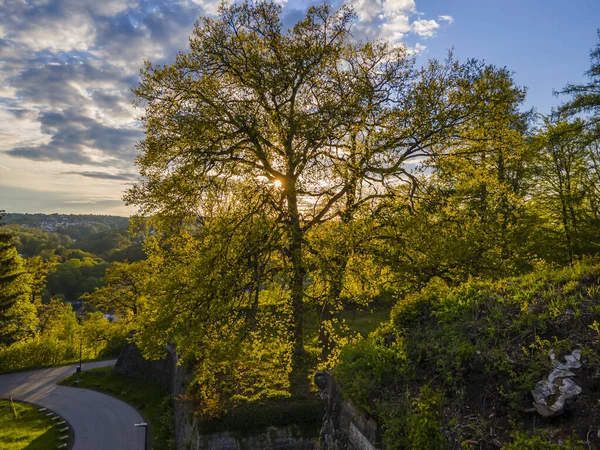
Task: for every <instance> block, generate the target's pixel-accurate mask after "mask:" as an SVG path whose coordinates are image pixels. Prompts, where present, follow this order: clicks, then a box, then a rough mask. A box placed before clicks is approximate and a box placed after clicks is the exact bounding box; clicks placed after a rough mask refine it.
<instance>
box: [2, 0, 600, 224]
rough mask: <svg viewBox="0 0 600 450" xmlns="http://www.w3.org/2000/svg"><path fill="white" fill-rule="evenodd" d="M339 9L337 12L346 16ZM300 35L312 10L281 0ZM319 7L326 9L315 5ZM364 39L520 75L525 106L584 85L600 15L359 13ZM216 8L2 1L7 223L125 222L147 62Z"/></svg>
mask: <svg viewBox="0 0 600 450" xmlns="http://www.w3.org/2000/svg"><path fill="white" fill-rule="evenodd" d="M340 2H341V0H335V4H339V3H340ZM279 3H281V4H283V5H284V15H285V17H284V20H285V21H286V23H294V22H295V21H297V20H298V19H299V18H300V17H302V16H303V14H304V11H305V10H306V7H307V6H308V5H309V4H310V3H311V2H310V1H301V0H287V1H285V0H280V1H279ZM319 3H322V0H320V1H319ZM347 3H351V4H353V6H354V8H355V10H356V12H357V15H358V17H359V23H358V25H357V32H359V33H363V34H366V35H368V36H370V37H372V38H384V39H390V40H393V41H396V42H398V41H403V42H405V43H406V44H407V45H408V46H409V47H411V48H412V49H415V50H417V51H419V55H420V56H419V59H420V61H425V60H426V59H427V58H432V57H438V58H439V57H443V56H444V54H445V52H446V51H447V49H448V48H449V47H452V46H453V47H454V48H455V53H456V54H457V56H458V57H459V58H460V59H464V58H469V57H475V58H479V59H485V60H486V61H487V62H489V63H493V64H495V65H498V66H506V67H508V68H509V69H511V70H513V71H514V72H515V79H516V81H517V83H519V84H520V85H524V86H527V87H528V89H529V98H528V103H527V106H529V107H532V106H535V107H537V109H538V110H539V111H540V112H548V111H549V110H550V108H551V107H552V106H554V105H556V104H557V103H558V102H559V101H560V100H559V99H556V98H555V97H553V96H552V90H553V89H558V88H561V87H562V86H564V85H565V84H566V83H567V82H580V81H583V80H584V78H583V75H582V74H583V72H584V71H585V70H586V69H587V68H588V66H589V59H588V52H589V49H590V48H591V47H592V46H593V45H595V43H596V40H597V38H596V28H598V27H600V20H599V19H600V1H598V0H571V1H569V2H565V1H563V0H561V1H554V0H525V1H524V0H518V1H517V0H503V1H501V2H500V1H491V0H453V1H448V0H351V1H348V2H347ZM218 4H219V1H212V0H162V1H159V0H0V209H6V210H7V211H9V212H47V213H50V212H73V213H84V212H93V213H103V214H120V215H128V214H130V213H132V210H130V209H128V208H126V207H125V206H124V204H123V202H122V201H121V196H122V195H123V191H124V190H125V188H126V187H127V185H128V184H129V183H131V182H132V181H133V180H135V176H136V175H135V173H136V170H135V167H134V166H133V159H134V157H135V153H136V149H135V143H136V141H139V140H140V139H141V138H142V131H141V129H140V127H139V124H138V123H137V122H136V120H135V118H136V117H137V116H139V115H140V113H141V112H140V111H136V110H135V109H134V108H133V106H132V95H131V91H130V88H131V87H133V86H135V85H136V83H137V79H138V71H139V68H140V66H141V62H142V60H143V59H144V58H148V59H150V60H152V61H153V62H161V61H169V60H171V59H172V57H173V56H174V55H175V54H176V52H177V51H180V50H185V49H186V48H187V38H188V36H189V34H190V32H191V30H192V27H193V23H194V21H195V19H196V18H197V17H198V16H201V15H213V14H215V12H216V9H217V6H218Z"/></svg>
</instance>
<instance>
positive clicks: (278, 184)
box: [273, 180, 283, 189]
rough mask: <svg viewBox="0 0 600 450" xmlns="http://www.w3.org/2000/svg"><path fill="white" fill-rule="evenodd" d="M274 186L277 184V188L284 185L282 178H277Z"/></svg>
mask: <svg viewBox="0 0 600 450" xmlns="http://www.w3.org/2000/svg"><path fill="white" fill-rule="evenodd" d="M273 186H275V188H277V189H280V188H281V186H283V183H282V182H281V180H275V181H273Z"/></svg>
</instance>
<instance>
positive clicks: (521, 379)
mask: <svg viewBox="0 0 600 450" xmlns="http://www.w3.org/2000/svg"><path fill="white" fill-rule="evenodd" d="M280 14H281V9H280V8H279V7H277V6H276V5H274V4H272V3H268V2H259V3H257V4H249V3H243V4H241V5H236V6H231V7H226V8H224V9H223V10H222V11H221V15H220V16H219V17H218V18H217V19H201V20H200V21H199V22H198V24H197V26H196V29H195V31H194V34H193V35H192V37H191V39H190V50H189V51H188V52H187V53H182V54H180V55H178V57H177V59H176V60H175V62H174V63H173V64H172V65H167V66H154V65H152V64H151V63H150V62H148V63H147V65H146V66H145V68H144V69H143V70H142V75H141V82H140V85H139V86H138V87H137V89H136V90H135V94H136V96H137V98H138V100H139V103H140V106H143V108H144V111H145V116H144V117H143V124H144V127H145V131H146V138H145V139H144V141H142V142H141V143H140V155H139V156H138V160H137V165H138V168H139V170H140V173H141V176H142V181H140V182H139V183H138V184H137V185H135V186H134V187H133V188H131V189H130V190H129V192H128V193H127V195H126V197H125V201H126V202H127V203H129V204H132V205H135V206H137V207H138V210H139V214H138V216H136V217H134V218H132V225H131V227H132V229H134V230H139V232H140V233H142V235H143V236H144V240H143V243H141V239H140V237H139V235H138V234H136V235H135V236H136V237H135V238H133V237H132V236H131V235H129V234H127V233H125V234H123V233H122V232H120V231H116V230H112V229H111V230H101V231H99V232H98V233H95V234H90V235H78V236H77V237H74V236H70V235H69V233H63V232H58V231H57V232H54V231H53V232H50V233H46V232H44V233H41V232H39V233H38V232H37V231H32V230H33V229H32V228H27V227H25V228H23V227H15V226H14V225H6V226H4V227H3V228H2V233H3V234H2V235H0V243H2V242H3V243H2V245H3V247H1V248H0V267H2V270H3V272H2V273H3V274H4V275H2V274H0V283H2V282H4V283H7V281H6V280H8V284H6V285H7V286H8V285H10V286H11V288H10V289H11V290H7V291H3V292H9V294H8V295H4V294H3V295H4V297H2V298H0V309H1V311H2V317H1V319H2V324H3V328H2V329H1V330H0V336H2V339H3V341H2V344H3V348H2V349H1V350H0V358H2V355H15V354H21V355H22V354H25V350H24V349H25V348H29V347H28V346H31V348H33V347H36V346H40V345H42V344H40V343H44V344H43V345H50V344H48V343H49V342H52V343H53V344H52V345H59V344H60V345H63V344H62V342H68V344H65V345H66V346H67V347H68V346H71V347H69V348H72V346H73V342H76V337H77V336H78V334H77V333H79V334H81V333H86V331H85V330H86V326H87V327H88V328H87V330H88V331H87V333H88V335H89V336H90V337H89V339H90V342H96V343H101V344H102V345H103V346H109V347H110V342H111V339H113V337H114V342H123V341H122V340H123V338H124V336H125V335H126V334H128V333H132V335H133V336H134V338H133V339H134V340H135V342H136V343H137V345H138V346H139V347H140V348H141V350H142V351H143V353H144V354H145V355H146V356H147V357H149V358H156V357H161V356H162V355H163V354H164V348H165V346H166V345H173V346H175V348H176V349H177V352H178V354H179V355H180V357H181V359H182V361H185V362H186V363H187V364H188V365H189V367H191V368H192V370H193V374H194V380H193V382H192V383H191V385H190V386H189V389H188V392H187V395H186V396H185V398H184V399H183V401H187V402H189V404H191V405H193V407H194V409H195V411H196V415H197V416H198V417H199V418H200V419H202V420H205V421H206V422H207V423H212V422H214V421H215V420H224V419H225V418H227V417H228V416H231V415H232V414H235V413H236V411H240V410H241V411H244V408H247V407H248V405H264V406H265V408H274V405H275V404H277V402H286V401H289V400H290V399H292V400H298V401H300V403H291V404H290V405H293V406H290V408H296V409H298V410H299V409H301V408H300V407H299V405H300V404H301V401H302V399H310V398H314V395H315V394H314V389H311V387H310V386H309V379H310V377H311V376H312V374H314V372H315V371H316V370H317V369H330V370H332V371H333V373H334V374H335V376H336V377H337V379H338V381H339V382H340V385H341V387H342V389H343V390H344V389H345V392H346V394H347V395H348V396H349V397H350V398H352V399H353V401H355V403H356V404H357V406H359V407H361V408H362V409H363V410H364V411H366V412H368V413H369V414H371V415H372V416H373V417H375V418H376V419H377V420H378V421H379V422H380V423H381V424H382V426H383V430H384V439H386V442H387V445H388V447H387V448H389V449H393V448H414V449H421V448H422V449H429V448H446V447H447V446H449V445H454V444H457V445H459V444H460V443H464V442H466V441H473V440H474V441H475V442H477V445H479V447H475V448H497V447H498V446H497V445H496V444H495V442H496V441H498V442H500V445H502V444H504V443H510V442H516V443H517V444H515V445H521V447H514V448H540V449H541V448H549V447H548V445H550V443H552V445H554V443H555V442H557V441H558V439H559V438H560V439H562V440H563V441H565V440H566V439H567V438H570V437H571V436H568V435H561V436H558V435H552V434H551V435H547V434H544V433H543V432H537V431H536V432H535V433H533V434H531V431H532V430H534V428H531V427H530V426H529V423H530V421H529V419H527V418H526V417H524V416H523V414H522V411H523V409H524V408H525V405H526V404H527V402H529V405H530V403H531V402H530V399H529V397H528V395H529V394H528V393H529V391H530V390H531V389H532V388H533V386H534V385H535V382H536V381H537V380H539V378H540V377H541V376H542V374H543V373H544V371H547V369H548V368H549V362H548V361H547V359H548V358H547V354H548V350H549V348H550V347H554V348H556V349H557V351H560V352H562V353H563V354H561V355H560V356H564V353H568V352H570V351H571V350H573V349H574V347H575V346H583V349H584V354H585V355H586V358H587V361H586V364H587V369H586V370H588V376H589V377H590V378H591V379H600V361H598V360H597V358H594V357H593V354H594V352H597V350H598V349H597V342H598V338H597V336H598V323H597V321H598V320H600V315H599V312H600V297H598V290H597V285H598V269H597V262H595V261H596V259H595V258H597V254H598V250H599V246H600V216H599V214H600V195H599V194H600V192H599V189H600V166H599V163H600V100H599V99H600V84H599V83H600V46H597V47H596V48H595V49H593V50H592V52H591V68H590V71H589V72H588V75H589V78H590V82H589V84H586V85H568V86H566V87H565V88H564V89H563V91H561V95H562V97H561V98H562V99H564V103H562V104H561V105H560V106H559V107H557V109H556V110H555V111H553V113H552V114H551V115H549V116H542V115H539V114H537V113H536V112H535V111H527V110H524V109H523V102H524V99H525V96H526V90H525V89H524V88H522V87H519V86H516V85H515V84H514V81H513V79H512V74H511V73H510V71H509V70H507V69H505V68H497V67H495V66H493V65H487V64H484V63H482V62H479V61H475V60H467V61H465V62H459V61H457V60H455V59H454V58H453V56H452V54H451V53H450V54H449V56H448V58H447V59H446V60H444V61H430V62H429V63H428V64H427V65H426V66H424V67H417V66H416V63H415V59H414V57H413V56H411V55H410V54H408V53H407V51H406V49H405V48H404V47H391V46H389V45H386V44H384V43H370V42H366V43H356V42H354V41H353V40H352V39H351V38H350V32H349V30H350V27H351V24H352V23H353V20H354V15H353V13H352V11H351V10H349V9H345V8H342V9H341V10H339V11H333V10H331V9H330V8H329V7H315V8H310V9H309V11H308V14H307V17H306V18H305V19H304V20H302V21H300V22H299V23H298V24H296V25H295V26H294V27H292V28H291V29H289V30H283V29H282V26H281V23H280ZM599 45H600V44H599ZM105 225H106V224H105ZM107 226H109V225H107ZM148 226H151V227H152V230H154V232H153V233H152V234H151V233H147V229H148V228H147V227H148ZM7 232H10V233H11V234H10V237H6V236H9V233H7ZM15 232H16V234H13V233H15ZM137 232H138V231H136V233H137ZM102 233H105V234H102ZM42 235H43V236H47V237H42ZM2 236H5V237H4V238H2ZM15 236H16V237H15ZM36 236H37V237H36ZM61 236H62V237H61ZM94 236H97V238H95V237H94ZM99 236H102V237H101V238H100V237H99ZM34 238H35V239H34ZM2 239H4V241H2ZM36 239H37V241H36V242H39V243H36V244H33V243H32V242H33V241H35V240H36ZM61 239H63V241H61ZM46 241H48V242H49V241H52V242H58V244H56V245H55V246H54V244H52V245H50V247H48V248H46V247H45V245H46V244H45V243H44V242H46ZM15 245H16V247H15ZM19 246H21V247H19ZM28 246H29V247H28ZM136 246H137V247H136ZM19 248H20V250H19V252H20V253H22V254H23V256H25V259H23V258H20V257H18V255H16V252H17V249H19ZM28 248H29V249H33V248H35V249H36V250H37V251H39V253H38V254H43V255H46V256H44V257H42V258H39V257H34V258H31V257H30V256H32V255H28V254H27V253H26V250H25V249H28ZM142 248H143V252H144V253H142V252H141V249H142ZM46 250H48V252H47V253H44V252H46ZM138 251H139V253H138ZM143 254H145V255H147V258H142V257H141V256H142V255H143ZM88 255H89V256H88ZM125 255H129V256H130V257H126V256H125ZM133 255H138V256H140V257H139V258H134V257H133ZM36 261H37V262H36ZM71 261H73V262H72V263H71ZM77 261H79V262H77ZM86 261H87V262H86ZM36 264H37V266H36ZM51 264H56V265H55V266H53V267H52V268H49V267H50V266H49V265H51ZM70 264H72V266H71V265H70ZM84 264H92V265H93V267H96V266H101V265H103V266H102V268H100V267H99V268H98V272H93V271H92V270H90V272H86V271H84V270H83V269H82V267H83V266H84ZM35 267H39V269H36V268H35ZM44 267H45V268H44ZM59 267H65V269H64V270H65V273H67V274H72V273H81V274H90V277H89V278H90V280H91V279H92V278H96V279H95V281H90V283H89V284H87V285H85V283H84V284H82V285H81V286H82V287H81V288H80V290H77V289H73V290H72V291H69V294H68V296H67V294H66V293H65V292H61V293H59V294H54V295H60V294H62V295H64V296H65V298H64V299H62V298H61V299H57V298H55V299H54V300H52V301H50V303H48V300H49V297H48V295H49V296H50V297H52V296H53V294H44V293H43V291H44V289H50V288H51V286H52V284H51V280H52V278H51V277H52V276H55V277H59V275H60V273H59V271H58V268H59ZM71 269H73V270H72V272H70V271H71ZM105 269H106V271H105V273H104V278H103V280H102V281H101V282H100V281H98V279H97V277H95V276H92V275H91V274H92V273H94V274H97V273H100V272H101V271H104V270H105ZM52 271H54V275H52V274H53V272H52ZM36 274H41V275H36ZM44 274H47V275H44ZM68 276H71V275H68ZM73 276H74V275H73ZM3 277H4V278H3ZM45 277H47V282H46V281H45V280H46V278H45ZM515 277H524V278H515ZM46 283H47V284H46ZM94 283H96V284H95V285H94ZM59 284H60V287H59V288H60V289H64V286H66V284H64V285H63V284H62V283H59ZM67 284H68V283H67ZM515 286H516V287H515ZM92 289H93V290H92ZM48 292H50V291H48ZM52 292H54V291H52ZM84 292H88V294H86V295H84V296H83V298H84V299H85V300H86V302H87V305H88V307H89V312H88V313H87V318H84V319H82V321H81V323H78V322H77V319H76V318H75V316H74V315H73V313H72V312H71V311H67V310H66V309H68V308H66V309H61V308H63V307H64V305H63V301H64V300H73V299H75V297H77V298H79V296H81V295H82V293H84ZM44 295H46V297H44ZM48 305H51V306H48ZM392 305H395V306H393V308H392ZM52 308H54V309H55V310H56V311H58V312H57V313H51V314H48V316H49V317H51V319H49V323H50V324H51V326H50V325H48V326H46V327H44V326H43V325H42V324H43V323H44V320H46V319H45V317H46V315H45V314H46V313H45V311H46V310H52V311H54V309H52ZM374 308H377V309H379V310H381V309H383V310H385V311H390V310H392V316H391V321H390V322H388V323H384V324H383V325H382V326H381V328H380V329H379V330H377V331H375V333H374V334H372V335H371V337H369V338H366V339H365V337H366V336H365V335H366V334H368V333H367V332H365V331H364V330H362V332H360V331H361V330H358V329H357V327H356V326H354V324H353V323H352V322H351V321H350V320H349V319H350V317H351V316H352V314H354V313H360V312H361V311H369V310H371V309H374ZM103 313H109V314H113V315H116V316H118V317H119V320H118V321H115V322H109V321H108V320H106V319H103V318H102V319H101V317H102V314H103ZM571 318H572V319H571ZM101 320H103V321H101ZM68 323H70V324H71V325H68V326H69V327H71V328H69V330H71V331H69V330H67V325H64V324H68ZM96 325H98V326H96ZM61 327H62V328H61ZM105 328H106V329H110V330H111V331H110V333H112V334H104V335H101V333H99V332H98V333H97V336H96V335H94V333H96V331H95V330H103V329H105ZM46 329H47V330H55V329H56V330H57V331H46ZM73 330H75V331H73ZM367 331H371V330H367ZM94 336H95V337H94ZM119 340H120V341H119ZM515 342H518V343H519V344H518V345H517V344H515ZM57 343H58V344H57ZM521 347H522V348H521ZM36 348H37V347H36ZM65 348H66V347H65ZM523 349H525V350H523ZM11 352H14V353H11ZM27 352H29V350H27ZM94 352H96V353H97V348H95V349H93V350H92V349H91V347H90V355H92V354H93V353H94ZM28 354H32V353H31V352H29V353H28ZM65 354H66V353H65ZM505 355H506V357H505ZM5 361H10V359H9V358H8V356H7V357H6V358H5V359H4V360H0V362H1V364H0V367H4V365H3V364H7V363H6V362H5ZM44 363H46V362H44ZM474 371H478V372H477V373H478V374H479V375H480V376H481V377H482V378H483V379H485V380H487V381H485V382H483V384H482V388H481V392H483V393H485V395H490V396H493V397H494V399H495V400H494V402H495V403H494V407H495V408H496V409H495V410H494V415H501V416H502V417H504V418H505V419H506V420H504V421H503V422H502V423H501V424H498V423H496V422H493V421H492V416H489V414H488V416H486V417H487V418H486V417H484V416H483V413H482V414H481V416H479V415H477V418H476V421H475V423H474V424H473V426H470V427H467V426H464V423H465V422H464V421H465V420H470V419H467V416H468V415H469V414H471V413H469V412H467V411H466V409H467V408H463V407H464V406H465V405H471V406H472V405H473V404H474V403H477V401H473V399H471V398H469V396H468V393H467V387H468V386H469V385H471V384H472V383H473V380H472V379H470V378H469V376H468V374H470V373H473V372H474ZM505 380H508V381H505ZM590 386H591V387H590V392H589V393H588V395H589V397H588V399H589V398H591V399H593V400H600V398H597V397H598V390H597V389H596V388H595V387H594V386H595V385H593V384H592V385H590ZM388 387H390V389H388ZM476 400H479V399H476ZM592 403H593V402H591V403H590V405H591V404H592ZM449 411H455V412H457V411H458V412H457V413H456V414H454V415H452V414H450V413H449ZM594 411H595V410H594ZM594 411H592V412H591V413H590V414H592V417H596V416H595V415H594V414H596V412H594ZM403 412H405V413H403ZM461 414H464V415H461ZM534 423H535V422H534ZM491 424H494V425H499V426H501V427H503V431H502V432H501V433H487V431H486V430H487V429H488V428H489V426H490V425H491ZM548 427H550V428H551V427H552V423H550V424H549V426H548ZM548 427H546V428H548ZM538 428H539V427H538ZM542 428H544V427H542ZM559 428H560V426H559ZM481 430H483V431H481ZM524 431H525V432H526V433H524V434H522V433H523V432H524ZM534 431H535V430H534ZM538 431H539V430H538ZM587 431H588V430H585V431H582V430H578V429H570V430H569V432H573V433H574V434H575V437H574V439H576V440H577V439H580V440H581V439H585V436H586V433H587ZM536 433H537V434H536ZM588 434H589V433H588ZM474 437H476V438H477V439H471V438H474ZM519 443H520V444H519ZM538 444H539V446H538V447H535V446H534V445H538ZM466 445H467V444H466ZM468 445H475V444H468ZM507 445H509V444H507ZM523 445H530V447H523ZM556 445H558V444H556ZM573 445H575V444H573ZM494 446H495V447H494ZM467 448H468V447H467ZM506 448H509V447H506Z"/></svg>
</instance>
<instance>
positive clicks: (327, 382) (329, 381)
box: [315, 372, 384, 450]
mask: <svg viewBox="0 0 600 450" xmlns="http://www.w3.org/2000/svg"><path fill="white" fill-rule="evenodd" d="M315 384H316V385H317V386H318V387H319V389H320V390H321V395H322V396H323V398H325V399H326V400H327V411H326V413H325V417H324V418H323V427H322V428H321V436H320V448H321V449H322V450H376V449H383V448H384V447H383V445H382V444H381V431H380V430H379V427H378V425H377V423H376V422H375V421H374V420H373V419H372V418H369V417H367V416H366V415H365V414H364V413H362V412H360V411H358V410H357V409H356V408H355V407H354V406H353V405H352V403H350V402H349V401H347V400H345V399H344V398H343V396H342V394H341V392H340V390H339V389H338V387H337V385H336V383H335V380H334V379H333V377H332V376H331V375H330V374H329V373H328V372H317V374H316V375H315Z"/></svg>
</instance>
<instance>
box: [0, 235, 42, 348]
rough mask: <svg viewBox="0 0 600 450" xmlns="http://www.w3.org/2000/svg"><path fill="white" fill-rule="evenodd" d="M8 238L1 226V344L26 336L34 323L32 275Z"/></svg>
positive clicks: (32, 329) (32, 331) (31, 331)
mask: <svg viewBox="0 0 600 450" xmlns="http://www.w3.org/2000/svg"><path fill="white" fill-rule="evenodd" d="M11 238H12V235H11V234H10V233H8V232H7V231H6V230H5V229H4V228H3V227H0V344H10V343H12V342H15V341H18V340H21V339H28V338H30V337H31V336H32V334H33V333H34V331H35V328H36V326H37V317H36V315H35V307H34V305H33V303H32V301H33V298H32V292H31V282H32V279H31V275H30V274H29V273H28V272H27V270H26V268H25V266H24V263H23V260H22V258H21V257H20V256H19V255H18V254H17V251H16V249H15V247H14V246H13V245H12V243H11Z"/></svg>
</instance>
